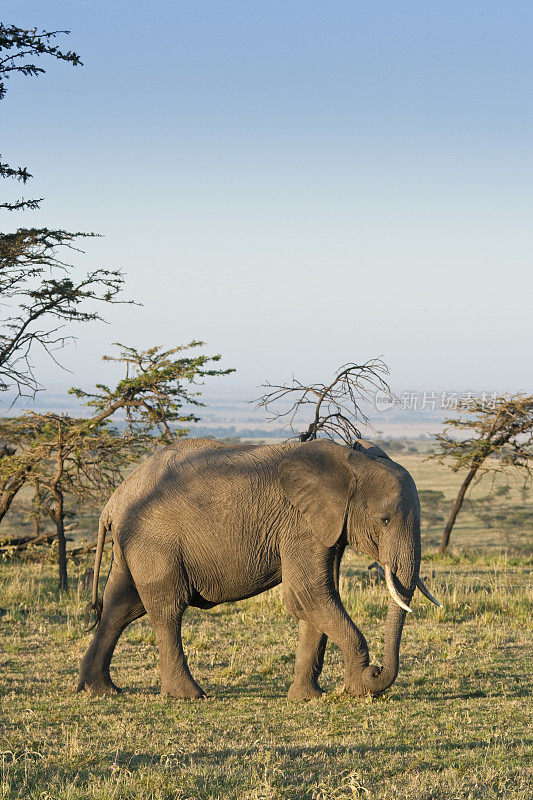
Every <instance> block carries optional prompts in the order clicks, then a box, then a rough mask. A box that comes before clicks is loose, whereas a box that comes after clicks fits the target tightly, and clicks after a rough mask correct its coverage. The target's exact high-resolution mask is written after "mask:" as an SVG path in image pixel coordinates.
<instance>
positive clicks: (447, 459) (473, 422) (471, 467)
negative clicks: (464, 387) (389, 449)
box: [430, 393, 533, 553]
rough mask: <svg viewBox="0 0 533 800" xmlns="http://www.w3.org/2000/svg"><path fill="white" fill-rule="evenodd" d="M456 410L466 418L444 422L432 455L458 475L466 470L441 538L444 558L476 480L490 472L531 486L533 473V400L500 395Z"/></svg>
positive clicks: (471, 401)
mask: <svg viewBox="0 0 533 800" xmlns="http://www.w3.org/2000/svg"><path fill="white" fill-rule="evenodd" d="M458 410H459V414H463V415H466V416H462V417H461V416H459V417H457V418H453V419H446V420H445V422H444V424H445V426H446V427H445V428H444V431H443V432H442V433H440V434H437V435H436V437H435V438H436V441H437V445H438V449H437V450H436V452H435V453H433V454H432V455H431V456H430V458H436V459H438V461H439V462H440V463H441V464H444V465H445V466H448V467H450V468H451V469H452V470H453V471H454V472H458V471H466V475H465V478H464V480H463V482H462V484H461V486H460V488H459V492H458V494H457V497H456V498H455V501H454V503H453V506H452V509H451V511H450V515H449V517H448V521H447V523H446V527H445V528H444V532H443V534H442V540H441V544H440V552H441V553H445V552H446V550H447V549H448V545H449V543H450V534H451V532H452V529H453V526H454V525H455V521H456V519H457V515H458V514H459V512H460V510H461V507H462V505H463V501H464V498H465V494H466V492H467V489H468V487H469V486H470V484H471V483H472V481H473V480H474V479H476V480H477V479H479V478H481V477H482V476H483V475H484V474H486V473H487V472H492V473H504V474H508V473H509V471H510V470H516V471H518V472H519V473H520V474H521V475H522V476H523V477H524V479H525V481H526V482H528V481H530V479H531V474H532V473H531V458H532V457H533V450H532V443H533V396H532V395H524V394H521V393H518V394H513V395H502V396H500V397H497V398H495V400H494V402H493V403H492V402H491V403H490V404H487V403H486V401H485V400H483V399H480V398H473V399H469V400H465V401H463V402H462V403H460V405H459V409H458ZM454 433H455V434H456V435H457V434H459V437H460V438H455V437H454V436H453V434H454ZM465 434H466V436H465Z"/></svg>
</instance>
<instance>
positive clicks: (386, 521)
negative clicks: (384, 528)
mask: <svg viewBox="0 0 533 800" xmlns="http://www.w3.org/2000/svg"><path fill="white" fill-rule="evenodd" d="M381 521H382V523H383V524H384V525H388V524H389V522H390V517H389V515H388V514H385V516H384V517H381Z"/></svg>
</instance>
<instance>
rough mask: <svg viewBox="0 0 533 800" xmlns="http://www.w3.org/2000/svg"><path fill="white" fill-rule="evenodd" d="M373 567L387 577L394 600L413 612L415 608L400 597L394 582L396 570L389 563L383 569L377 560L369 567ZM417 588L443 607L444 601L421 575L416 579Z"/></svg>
mask: <svg viewBox="0 0 533 800" xmlns="http://www.w3.org/2000/svg"><path fill="white" fill-rule="evenodd" d="M372 567H374V568H375V569H376V570H377V571H378V572H379V574H380V575H381V577H382V578H384V579H385V582H386V584H387V589H388V590H389V594H390V596H391V597H392V599H393V600H394V602H395V603H397V604H398V605H399V606H400V608H403V609H404V611H408V612H409V613H412V611H413V609H412V608H409V606H408V605H407V603H404V601H403V600H402V598H401V597H400V594H399V592H398V590H397V588H396V585H395V583H394V581H395V577H396V576H395V575H394V572H393V571H392V570H391V568H390V567H389V565H388V564H385V569H383V567H382V566H381V564H378V563H377V561H375V562H374V563H373V564H370V566H369V569H371V568H372ZM416 588H417V589H418V590H419V591H420V592H421V593H422V594H423V595H424V597H427V599H428V600H430V602H432V603H433V604H434V605H436V606H438V607H439V608H442V603H439V601H438V600H437V598H436V597H434V596H433V595H432V594H431V592H430V591H429V589H428V588H427V586H426V585H425V583H424V581H423V580H422V578H421V577H420V576H418V578H417V579H416Z"/></svg>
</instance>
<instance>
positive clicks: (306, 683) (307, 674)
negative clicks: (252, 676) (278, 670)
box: [289, 619, 328, 700]
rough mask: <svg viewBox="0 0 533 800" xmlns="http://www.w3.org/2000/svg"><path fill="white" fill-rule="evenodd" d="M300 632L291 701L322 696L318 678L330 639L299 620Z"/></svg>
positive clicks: (290, 695) (304, 621)
mask: <svg viewBox="0 0 533 800" xmlns="http://www.w3.org/2000/svg"><path fill="white" fill-rule="evenodd" d="M298 632H299V638H298V648H297V650H296V663H295V666H294V682H293V683H292V684H291V687H290V689H289V700H312V699H313V698H314V697H320V696H321V695H322V689H321V688H320V686H319V685H318V676H319V675H320V673H321V672H322V666H323V664H324V652H325V650H326V644H327V641H328V637H327V636H326V635H325V634H324V633H322V632H321V631H319V630H317V629H316V628H314V627H313V626H312V625H311V624H310V623H309V622H307V621H306V620H303V619H301V620H299V623H298Z"/></svg>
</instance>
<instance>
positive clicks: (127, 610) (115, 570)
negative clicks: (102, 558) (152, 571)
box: [78, 561, 146, 694]
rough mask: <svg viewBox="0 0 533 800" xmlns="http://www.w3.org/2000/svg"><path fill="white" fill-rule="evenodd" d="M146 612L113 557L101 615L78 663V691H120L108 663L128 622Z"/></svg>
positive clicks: (96, 692)
mask: <svg viewBox="0 0 533 800" xmlns="http://www.w3.org/2000/svg"><path fill="white" fill-rule="evenodd" d="M144 614H146V611H145V608H144V606H143V604H142V602H141V598H140V597H139V595H138V593H137V589H136V588H135V586H134V584H133V582H132V580H131V577H130V576H129V574H127V572H126V569H125V568H124V567H122V566H119V564H118V563H117V561H113V565H112V568H111V572H110V574H109V578H108V581H107V584H106V587H105V591H104V598H103V610H102V617H101V619H100V622H99V623H98V627H97V628H96V631H95V633H94V636H93V640H92V642H91V644H90V646H89V649H88V650H87V653H86V654H85V657H84V659H83V661H82V662H81V667H80V677H79V682H78V691H81V690H82V689H87V690H88V691H89V692H91V693H92V694H110V693H113V692H119V691H120V689H119V688H118V686H115V684H114V683H113V681H112V680H111V675H110V674H109V667H110V664H111V659H112V657H113V652H114V650H115V647H116V644H117V642H118V640H119V638H120V634H121V633H122V631H123V630H124V628H126V626H127V625H129V624H130V622H133V621H134V620H136V619H139V617H142V616H143V615H144Z"/></svg>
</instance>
